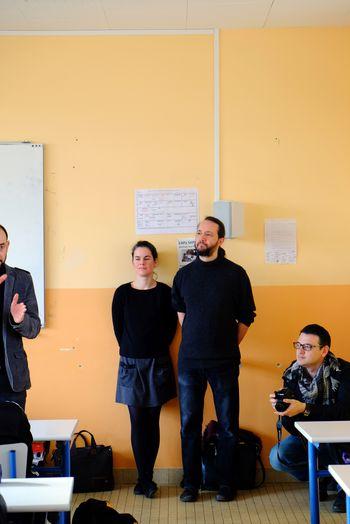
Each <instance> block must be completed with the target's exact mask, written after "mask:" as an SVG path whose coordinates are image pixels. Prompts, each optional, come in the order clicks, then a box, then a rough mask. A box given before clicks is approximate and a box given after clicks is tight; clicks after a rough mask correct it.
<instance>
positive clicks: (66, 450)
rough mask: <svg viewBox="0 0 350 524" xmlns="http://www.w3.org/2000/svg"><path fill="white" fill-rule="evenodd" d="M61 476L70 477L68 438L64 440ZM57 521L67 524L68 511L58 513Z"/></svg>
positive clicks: (60, 523)
mask: <svg viewBox="0 0 350 524" xmlns="http://www.w3.org/2000/svg"><path fill="white" fill-rule="evenodd" d="M62 476H63V477H70V442H69V440H66V441H65V442H64V448H63V470H62ZM58 522H59V524H69V523H70V513H69V511H67V512H64V513H63V512H61V513H60V514H59V519H58Z"/></svg>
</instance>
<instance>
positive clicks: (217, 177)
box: [213, 29, 220, 202]
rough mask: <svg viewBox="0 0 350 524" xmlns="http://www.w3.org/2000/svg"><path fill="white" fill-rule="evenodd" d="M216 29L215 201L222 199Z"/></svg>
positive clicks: (218, 53) (218, 49) (216, 30)
mask: <svg viewBox="0 0 350 524" xmlns="http://www.w3.org/2000/svg"><path fill="white" fill-rule="evenodd" d="M219 36H220V35H219V29H214V64H213V67H214V201H215V202H216V201H217V200H220V41H219Z"/></svg>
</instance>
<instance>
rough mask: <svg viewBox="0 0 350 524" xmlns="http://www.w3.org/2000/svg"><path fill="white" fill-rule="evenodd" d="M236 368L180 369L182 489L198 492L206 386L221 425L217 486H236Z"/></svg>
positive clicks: (230, 366) (234, 366) (181, 366)
mask: <svg viewBox="0 0 350 524" xmlns="http://www.w3.org/2000/svg"><path fill="white" fill-rule="evenodd" d="M238 375H239V368H238V366H236V365H233V364H229V365H223V366H220V367H211V368H199V369H186V367H184V365H183V363H182V364H181V365H180V366H179V400H180V415H181V444H182V463H183V469H184V487H186V488H194V489H199V487H200V485H201V479H202V458H201V443H202V422H203V407H204V395H205V392H206V389H207V383H208V382H209V385H210V387H211V390H212V392H213V397H214V404H215V411H216V416H217V419H218V422H219V424H220V435H219V442H218V456H217V459H218V468H219V483H220V485H225V486H231V487H234V485H235V474H234V473H235V472H234V464H235V454H236V443H237V438H238V427H239V426H238V419H239V389H238Z"/></svg>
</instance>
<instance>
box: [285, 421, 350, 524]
mask: <svg viewBox="0 0 350 524" xmlns="http://www.w3.org/2000/svg"><path fill="white" fill-rule="evenodd" d="M294 425H295V427H296V428H297V430H298V431H300V433H301V434H302V435H303V436H304V437H305V438H306V439H307V441H308V462H309V497H310V522H311V524H319V522H320V505H319V498H318V478H319V477H323V476H325V475H327V472H325V471H319V470H318V469H317V446H318V444H337V443H339V442H350V420H336V421H334V420H327V421H317V422H316V421H309V422H295V424H294Z"/></svg>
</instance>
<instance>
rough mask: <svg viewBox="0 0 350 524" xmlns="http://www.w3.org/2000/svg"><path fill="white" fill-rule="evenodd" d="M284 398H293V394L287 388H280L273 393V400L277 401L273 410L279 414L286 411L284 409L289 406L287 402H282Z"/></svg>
mask: <svg viewBox="0 0 350 524" xmlns="http://www.w3.org/2000/svg"><path fill="white" fill-rule="evenodd" d="M285 398H290V399H292V398H295V396H294V393H293V392H292V391H291V390H290V389H288V388H282V389H279V390H278V391H275V399H276V400H277V402H276V404H275V410H276V411H278V412H279V413H282V412H283V411H286V409H287V408H288V406H289V405H290V404H289V402H284V399H285Z"/></svg>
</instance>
